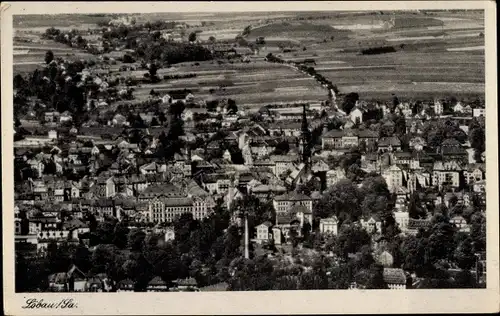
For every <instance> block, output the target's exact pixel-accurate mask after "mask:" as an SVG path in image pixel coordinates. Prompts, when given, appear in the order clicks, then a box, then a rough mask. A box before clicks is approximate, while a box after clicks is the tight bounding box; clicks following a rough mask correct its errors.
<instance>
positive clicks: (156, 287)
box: [146, 276, 168, 292]
mask: <svg viewBox="0 0 500 316" xmlns="http://www.w3.org/2000/svg"><path fill="white" fill-rule="evenodd" d="M146 291H147V292H168V285H167V282H165V281H163V279H162V278H160V277H159V276H155V277H154V278H153V279H151V281H149V282H148V286H147V287H146Z"/></svg>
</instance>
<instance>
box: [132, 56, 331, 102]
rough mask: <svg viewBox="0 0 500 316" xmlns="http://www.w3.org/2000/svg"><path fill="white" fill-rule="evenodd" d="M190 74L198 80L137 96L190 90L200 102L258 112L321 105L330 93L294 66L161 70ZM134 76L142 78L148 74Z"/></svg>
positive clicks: (145, 88) (146, 87)
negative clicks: (283, 105) (275, 106)
mask: <svg viewBox="0 0 500 316" xmlns="http://www.w3.org/2000/svg"><path fill="white" fill-rule="evenodd" d="M271 69H272V71H271ZM188 73H196V74H197V77H195V78H186V79H174V80H166V81H162V82H160V83H156V84H142V85H141V86H140V87H138V88H136V90H135V92H134V95H135V96H136V98H137V99H143V98H147V96H148V95H149V93H150V91H151V89H154V90H155V91H158V92H160V93H166V92H168V91H169V90H176V89H184V88H186V89H190V90H191V91H192V92H193V94H194V95H195V97H196V98H198V99H200V100H212V99H217V98H231V99H233V100H235V101H236V102H237V104H239V105H240V106H241V107H243V108H246V107H249V108H254V109H258V108H260V107H261V106H263V105H267V104H269V103H280V102H301V101H310V102H319V101H323V100H325V99H326V98H327V91H326V90H325V89H324V88H322V87H320V86H319V85H318V84H317V83H316V82H315V81H314V80H313V79H312V78H310V77H307V76H305V75H303V74H302V73H300V72H298V71H295V70H293V69H292V68H290V67H287V66H283V65H276V64H270V63H266V62H264V61H256V62H251V63H248V64H247V63H239V64H225V65H218V64H216V63H211V62H204V63H200V65H199V66H192V65H191V64H187V63H186V64H183V65H175V66H174V67H172V68H168V69H161V70H160V71H159V75H160V76H162V75H164V74H170V75H172V74H188ZM134 74H135V75H137V76H142V75H143V74H144V71H136V72H134ZM210 90H212V92H211V91H210Z"/></svg>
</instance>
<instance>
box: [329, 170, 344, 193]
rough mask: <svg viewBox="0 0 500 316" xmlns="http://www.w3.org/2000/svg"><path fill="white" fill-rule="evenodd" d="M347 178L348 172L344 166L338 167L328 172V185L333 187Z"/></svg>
mask: <svg viewBox="0 0 500 316" xmlns="http://www.w3.org/2000/svg"><path fill="white" fill-rule="evenodd" d="M345 178H346V173H345V171H344V169H343V168H341V167H337V168H336V169H331V170H328V171H327V172H326V185H327V187H329V188H330V187H332V186H333V185H335V183H337V182H339V181H340V180H342V179H345Z"/></svg>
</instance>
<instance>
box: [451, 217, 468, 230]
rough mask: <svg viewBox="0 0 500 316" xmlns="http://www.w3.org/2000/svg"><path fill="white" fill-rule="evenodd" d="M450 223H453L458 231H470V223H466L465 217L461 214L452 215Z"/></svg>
mask: <svg viewBox="0 0 500 316" xmlns="http://www.w3.org/2000/svg"><path fill="white" fill-rule="evenodd" d="M450 224H452V225H454V226H455V227H456V228H457V229H458V231H460V232H464V233H469V232H470V225H469V224H468V223H467V221H466V220H465V218H463V217H462V216H454V217H452V218H451V219H450Z"/></svg>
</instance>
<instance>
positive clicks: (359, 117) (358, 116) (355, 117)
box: [349, 106, 363, 124]
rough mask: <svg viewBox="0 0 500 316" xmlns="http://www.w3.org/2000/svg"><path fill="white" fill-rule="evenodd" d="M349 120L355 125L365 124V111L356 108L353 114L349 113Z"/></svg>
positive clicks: (352, 111)
mask: <svg viewBox="0 0 500 316" xmlns="http://www.w3.org/2000/svg"><path fill="white" fill-rule="evenodd" d="M349 118H350V119H351V121H352V122H353V123H355V124H361V123H363V111H361V109H360V108H359V107H357V106H355V107H354V108H353V109H352V110H351V113H349Z"/></svg>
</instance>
